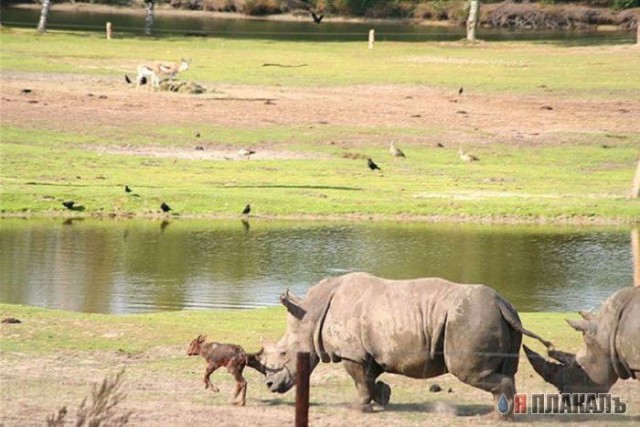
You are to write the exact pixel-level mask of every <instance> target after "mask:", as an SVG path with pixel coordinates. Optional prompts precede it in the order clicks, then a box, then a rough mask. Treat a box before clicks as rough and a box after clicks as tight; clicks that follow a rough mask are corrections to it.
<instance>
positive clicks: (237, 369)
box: [230, 363, 247, 406]
mask: <svg viewBox="0 0 640 427" xmlns="http://www.w3.org/2000/svg"><path fill="white" fill-rule="evenodd" d="M230 366H233V371H232V372H231V373H232V374H233V377H234V378H235V380H236V391H235V395H234V399H233V402H232V403H233V404H234V405H238V406H244V404H245V402H246V399H247V380H245V379H244V377H243V376H242V371H243V370H244V363H239V364H238V365H235V366H234V365H231V364H230Z"/></svg>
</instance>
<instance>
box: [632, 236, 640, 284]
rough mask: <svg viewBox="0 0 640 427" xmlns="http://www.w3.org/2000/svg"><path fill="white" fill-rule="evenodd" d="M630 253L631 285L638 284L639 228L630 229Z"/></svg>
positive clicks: (639, 263) (639, 277)
mask: <svg viewBox="0 0 640 427" xmlns="http://www.w3.org/2000/svg"><path fill="white" fill-rule="evenodd" d="M631 253H632V254H633V286H640V229H639V228H638V227H636V228H634V229H633V230H631Z"/></svg>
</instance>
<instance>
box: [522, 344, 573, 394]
mask: <svg viewBox="0 0 640 427" xmlns="http://www.w3.org/2000/svg"><path fill="white" fill-rule="evenodd" d="M522 347H523V348H524V353H525V354H526V355H527V359H529V362H530V363H531V366H533V369H534V370H535V371H536V372H537V373H538V374H539V375H540V376H541V377H542V378H544V380H545V381H546V382H548V383H551V384H553V385H554V386H556V388H558V389H562V388H563V386H564V385H565V384H564V379H565V371H566V369H567V366H566V365H560V364H558V363H554V362H549V361H547V360H546V359H545V358H544V357H542V356H540V355H539V354H538V353H536V352H535V351H533V350H531V349H530V348H529V347H527V346H526V345H523V346H522ZM560 353H561V352H560ZM565 354H567V353H565Z"/></svg>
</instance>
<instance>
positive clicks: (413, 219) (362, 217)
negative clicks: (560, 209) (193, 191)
mask: <svg viewBox="0 0 640 427" xmlns="http://www.w3.org/2000/svg"><path fill="white" fill-rule="evenodd" d="M238 218H239V216H238V215H224V214H174V215H170V216H167V215H165V214H162V213H144V214H139V213H93V214H79V215H78V214H73V215H68V214H67V215H65V214H63V213H61V212H50V213H48V212H38V213H36V214H25V213H24V212H13V213H12V212H3V213H2V215H0V220H3V219H25V220H28V219H36V220H37V219H95V220H117V221H126V220H145V221H150V220H158V219H163V220H166V219H172V220H179V219H183V220H187V221H191V220H211V221H222V220H235V219H238ZM250 219H251V220H256V221H305V222H323V221H327V222H362V221H366V222H370V223H381V222H395V223H406V224H411V223H440V224H477V225H558V226H560V225H569V226H578V227H582V226H584V227H601V226H620V227H622V226H627V225H630V226H637V225H638V224H640V220H635V221H634V220H633V219H623V218H609V217H588V216H571V217H536V218H527V217H518V216H507V215H489V216H468V215H410V214H407V215H403V214H399V215H384V214H346V215H321V214H308V215H300V214H297V215H256V216H251V218H250Z"/></svg>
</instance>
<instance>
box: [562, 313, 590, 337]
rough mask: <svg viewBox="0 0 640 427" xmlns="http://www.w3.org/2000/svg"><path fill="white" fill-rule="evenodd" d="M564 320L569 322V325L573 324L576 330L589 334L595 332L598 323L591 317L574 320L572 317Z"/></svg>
mask: <svg viewBox="0 0 640 427" xmlns="http://www.w3.org/2000/svg"><path fill="white" fill-rule="evenodd" d="M580 314H582V313H580ZM583 317H584V315H583ZM587 317H588V316H587ZM564 320H565V321H566V322H567V323H568V324H569V326H571V327H572V328H573V329H575V330H576V331H579V332H584V333H587V334H593V333H595V329H596V324H595V323H594V322H591V321H590V319H587V318H586V317H585V318H584V319H578V320H572V319H564Z"/></svg>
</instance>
